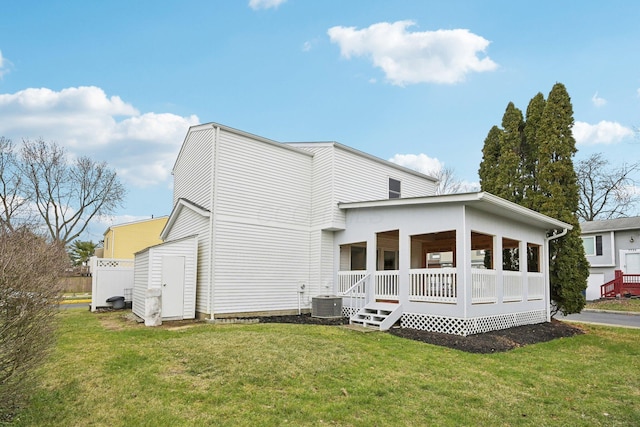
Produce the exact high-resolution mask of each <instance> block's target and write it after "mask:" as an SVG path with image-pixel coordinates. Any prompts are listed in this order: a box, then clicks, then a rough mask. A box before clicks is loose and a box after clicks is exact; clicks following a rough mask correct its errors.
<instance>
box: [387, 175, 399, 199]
mask: <svg viewBox="0 0 640 427" xmlns="http://www.w3.org/2000/svg"><path fill="white" fill-rule="evenodd" d="M389 198H390V199H399V198H400V181H398V180H397V179H393V178H389Z"/></svg>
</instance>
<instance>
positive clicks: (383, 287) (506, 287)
mask: <svg viewBox="0 0 640 427" xmlns="http://www.w3.org/2000/svg"><path fill="white" fill-rule="evenodd" d="M173 175H174V199H173V202H174V209H173V211H172V213H171V215H170V217H169V220H168V222H167V225H166V227H165V229H164V230H163V231H162V234H161V238H162V239H163V241H165V242H166V244H169V243H170V242H172V241H175V240H178V239H183V238H186V237H188V236H194V235H195V236H197V249H196V251H197V254H196V256H197V280H196V295H195V311H196V314H197V316H199V317H204V318H208V319H214V318H219V317H238V316H249V315H251V316H253V315H275V314H285V313H297V312H299V311H301V310H305V311H308V310H309V309H310V308H311V306H312V302H313V301H314V297H319V296H324V295H339V296H340V297H341V302H342V310H343V313H344V314H346V315H349V316H351V317H352V321H353V322H356V323H361V324H364V325H372V326H377V327H380V328H381V329H386V328H388V327H389V325H390V324H392V323H394V322H395V321H397V320H398V319H401V323H402V325H403V326H405V327H410V328H418V329H427V330H434V331H440V332H447V333H454V334H460V335H467V334H471V333H476V332H483V331H487V330H492V329H501V328H507V327H511V326H516V325H522V324H530V323H540V322H545V321H548V320H549V291H548V289H549V286H548V268H547V265H546V262H545V261H544V260H546V259H548V256H547V242H548V239H547V237H546V236H547V235H548V233H550V234H555V235H559V234H561V233H562V232H563V231H564V230H567V229H570V228H571V226H570V225H569V224H566V223H563V222H561V221H557V220H555V219H553V218H549V217H547V216H544V215H541V214H539V213H536V212H534V211H531V210H529V209H526V208H523V207H521V206H518V205H516V204H513V203H510V202H507V201H505V200H503V199H500V198H498V197H496V196H493V195H491V194H488V193H484V192H480V193H470V194H456V195H448V196H435V189H436V184H437V182H436V180H435V179H434V178H432V177H429V176H426V175H423V174H420V173H418V172H415V171H413V170H410V169H407V168H404V167H401V166H399V165H396V164H394V163H391V162H388V161H385V160H382V159H379V158H376V157H374V156H371V155H369V154H366V153H363V152H361V151H358V150H355V149H353V148H349V147H347V146H345V145H342V144H339V143H336V142H318V143H286V144H285V143H279V142H275V141H272V140H269V139H266V138H262V137H259V136H256V135H252V134H249V133H246V132H242V131H239V130H236V129H232V128H229V127H227V126H223V125H219V124H216V123H209V124H203V125H198V126H193V127H191V128H190V129H189V131H188V133H187V135H186V138H185V140H184V143H183V145H182V148H181V151H180V153H179V155H178V159H177V161H176V163H175V166H174V169H173ZM525 254H526V255H525ZM445 259H446V260H447V262H446V263H445V262H444V261H442V262H438V260H445ZM478 259H483V260H484V262H483V263H481V264H480V265H479V264H478ZM472 267H473V268H472ZM157 268H160V267H157ZM134 305H135V303H134Z"/></svg>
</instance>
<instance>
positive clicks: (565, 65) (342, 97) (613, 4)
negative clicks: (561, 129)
mask: <svg viewBox="0 0 640 427" xmlns="http://www.w3.org/2000/svg"><path fill="white" fill-rule="evenodd" d="M0 4H1V5H2V8H1V10H2V13H0V135H3V136H5V137H8V138H11V139H13V140H15V141H20V140H21V139H22V138H38V137H42V138H44V139H46V140H55V141H56V142H58V143H59V144H62V145H64V146H65V147H66V148H67V150H68V151H69V153H70V154H72V155H80V154H81V155H90V156H91V157H93V158H94V159H96V160H105V161H107V162H108V163H109V164H110V166H112V167H113V168H115V169H116V170H117V171H118V173H119V176H120V178H121V180H122V181H123V183H124V184H125V185H126V186H127V188H128V190H129V193H128V196H127V199H126V200H125V206H124V207H123V208H122V209H120V210H119V211H118V212H117V213H116V215H115V216H114V217H113V218H108V219H103V220H102V221H101V222H99V223H95V224H93V225H92V227H91V231H90V233H89V234H87V235H86V238H88V239H93V240H99V239H100V238H101V234H102V232H103V231H104V230H105V229H106V227H107V226H108V225H109V224H110V223H113V222H114V223H121V222H126V221H131V220H136V219H141V218H145V217H150V216H151V215H155V216H160V215H167V214H169V213H170V212H171V208H172V206H171V203H172V199H171V191H172V190H171V185H172V179H171V175H170V171H171V168H172V166H173V162H174V161H175V158H176V155H177V153H178V150H179V148H180V145H181V143H182V140H183V138H184V135H185V133H186V130H187V128H188V126H190V125H193V124H197V123H206V122H218V123H222V124H224V125H227V126H231V127H235V128H238V129H241V130H244V131H247V132H251V133H255V134H257V135H261V136H264V137H267V138H271V139H274V140H277V141H283V142H286V141H329V140H330V141H338V142H341V143H343V144H346V145H349V146H352V147H355V148H357V149H360V150H363V151H366V152H368V153H371V154H373V155H376V156H378V157H381V158H384V159H395V161H397V162H399V163H402V164H404V165H407V166H409V167H413V168H416V169H419V170H422V171H428V170H433V169H434V168H437V167H439V166H441V165H445V166H447V167H451V168H453V169H454V170H455V174H456V176H457V177H458V178H459V179H462V180H464V181H466V182H468V183H470V184H473V183H474V182H477V180H478V177H477V170H478V166H479V163H480V160H481V157H482V153H481V150H482V145H483V142H484V138H485V137H486V135H487V133H488V131H489V129H490V128H491V126H493V125H499V124H500V122H501V120H502V115H503V113H504V110H505V108H506V106H507V104H508V103H509V102H510V101H512V102H514V103H515V105H516V106H517V107H519V108H520V109H521V110H523V111H525V110H526V107H527V104H528V102H529V100H530V99H531V98H532V97H533V96H535V95H536V93H538V92H542V93H543V94H544V95H545V97H546V95H547V94H548V93H549V91H550V90H551V88H552V86H553V85H554V84H555V83H556V82H561V83H563V84H564V85H565V86H566V87H567V90H568V91H569V94H570V96H571V98H572V103H573V108H574V118H575V121H576V124H575V127H574V136H575V137H576V140H577V141H578V149H579V152H578V154H577V156H576V159H580V158H584V157H586V156H588V155H589V154H591V153H595V152H602V153H604V155H605V157H606V158H607V159H608V160H610V161H611V163H612V165H619V164H621V163H623V162H629V161H637V160H638V159H640V141H639V139H638V137H637V135H636V134H635V133H634V128H636V127H639V126H640V116H639V114H638V112H639V110H640V55H638V46H639V45H640V26H639V25H638V22H637V19H638V16H640V2H635V1H630V0H629V1H616V0H613V1H609V2H602V1H580V2H577V1H564V2H557V1H538V2H506V1H455V0H448V1H424V0H398V1H377V0H350V1H344V0H342V1H334V0H322V1H311V0H285V1H282V0H251V1H249V0H238V1H232V0H226V1H222V0H219V1H195V0H194V1H172V2H169V1H161V0H154V1H146V0H137V1H119V0H110V1H84V0H83V1H75V0H65V1H46V2H43V1H30V0H22V1H20V2H15V1H9V0H0Z"/></svg>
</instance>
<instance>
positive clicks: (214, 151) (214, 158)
mask: <svg viewBox="0 0 640 427" xmlns="http://www.w3.org/2000/svg"><path fill="white" fill-rule="evenodd" d="M219 137H220V127H219V126H216V127H215V134H214V137H213V144H212V147H211V177H210V178H211V181H210V188H211V196H210V197H209V203H210V206H209V212H210V215H209V260H208V262H209V271H208V275H209V280H208V285H209V319H210V320H211V321H213V320H214V319H213V293H214V292H213V261H214V254H215V240H214V237H215V231H214V225H215V218H216V214H215V211H216V203H215V196H216V184H217V183H218V180H217V179H216V173H217V171H218V139H219Z"/></svg>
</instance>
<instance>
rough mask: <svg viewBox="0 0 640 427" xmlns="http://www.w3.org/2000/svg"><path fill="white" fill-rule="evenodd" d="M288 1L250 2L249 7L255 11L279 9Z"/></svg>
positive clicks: (253, 0)
mask: <svg viewBox="0 0 640 427" xmlns="http://www.w3.org/2000/svg"><path fill="white" fill-rule="evenodd" d="M286 1H287V0H249V7H250V8H251V9H253V10H258V9H271V8H277V7H278V6H280V5H281V4H282V3H284V2H286Z"/></svg>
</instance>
